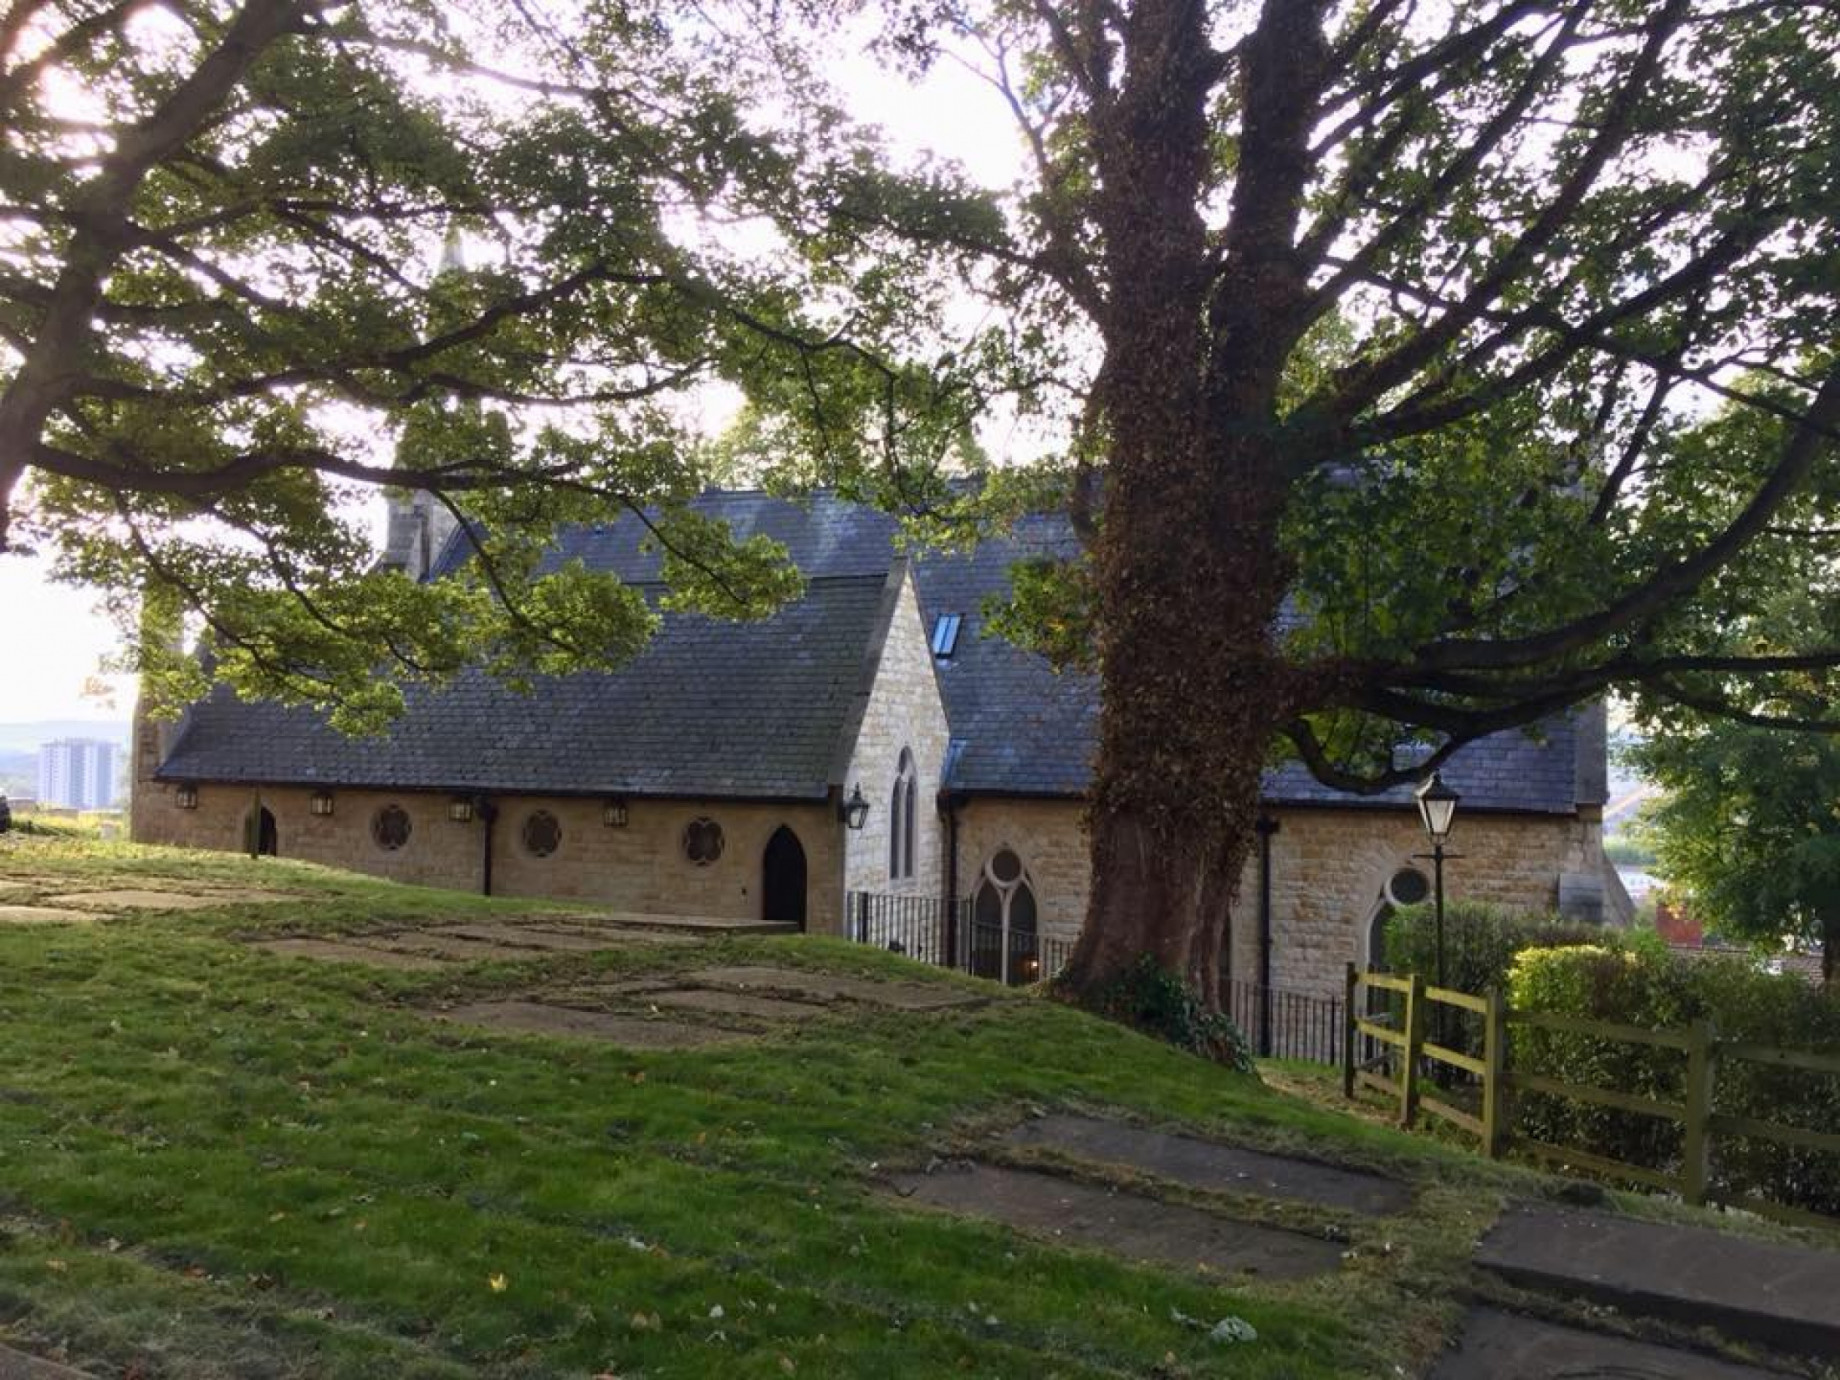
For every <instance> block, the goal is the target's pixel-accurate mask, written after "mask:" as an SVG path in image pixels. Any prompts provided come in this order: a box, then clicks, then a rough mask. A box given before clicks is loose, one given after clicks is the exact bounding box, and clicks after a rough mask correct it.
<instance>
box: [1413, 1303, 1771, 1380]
mask: <svg viewBox="0 0 1840 1380" xmlns="http://www.w3.org/2000/svg"><path fill="white" fill-rule="evenodd" d="M1430 1380H1781V1378H1780V1372H1777V1371H1769V1370H1759V1369H1758V1368H1757V1367H1756V1366H1745V1365H1738V1364H1736V1363H1734V1362H1731V1361H1721V1360H1718V1359H1716V1358H1714V1357H1711V1356H1703V1355H1700V1354H1699V1353H1697V1352H1692V1351H1681V1350H1679V1349H1677V1348H1674V1347H1663V1346H1654V1345H1652V1344H1650V1343H1648V1342H1638V1341H1631V1340H1629V1339H1628V1338H1625V1337H1609V1336H1605V1335H1603V1334H1601V1333H1595V1332H1585V1331H1582V1330H1580V1329H1578V1328H1575V1327H1561V1326H1558V1325H1557V1324H1554V1323H1548V1322H1540V1321H1538V1320H1537V1319H1534V1318H1523V1317H1517V1316H1516V1315H1514V1314H1512V1313H1502V1312H1498V1311H1496V1310H1495V1309H1492V1308H1478V1309H1474V1310H1472V1311H1471V1312H1470V1313H1468V1314H1466V1315H1465V1317H1464V1319H1463V1331H1462V1336H1461V1339H1460V1340H1459V1342H1458V1345H1457V1348H1456V1350H1454V1351H1452V1352H1450V1353H1448V1354H1447V1355H1445V1356H1444V1357H1443V1359H1442V1360H1440V1361H1439V1362H1438V1363H1437V1365H1436V1366H1435V1367H1433V1368H1432V1371H1431V1377H1430Z"/></svg>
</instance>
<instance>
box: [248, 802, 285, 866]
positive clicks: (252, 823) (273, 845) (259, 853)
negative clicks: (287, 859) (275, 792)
mask: <svg viewBox="0 0 1840 1380" xmlns="http://www.w3.org/2000/svg"><path fill="white" fill-rule="evenodd" d="M243 851H244V852H245V853H248V854H249V855H250V856H251V857H264V858H273V857H276V856H278V855H279V854H280V852H281V831H280V830H279V829H278V828H276V826H275V812H274V811H273V810H271V809H269V808H268V807H267V806H266V805H264V806H262V807H261V808H260V809H259V810H256V811H251V812H250V813H249V814H247V815H244V816H243Z"/></svg>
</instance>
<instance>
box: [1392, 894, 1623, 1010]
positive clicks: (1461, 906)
mask: <svg viewBox="0 0 1840 1380" xmlns="http://www.w3.org/2000/svg"><path fill="white" fill-rule="evenodd" d="M1621 933H1622V932H1621V931H1617V930H1611V929H1608V928H1606V927H1605V926H1603V925H1598V924H1593V923H1592V922H1590V921H1588V920H1567V919H1566V918H1565V917H1564V916H1562V915H1558V914H1556V913H1545V914H1542V913H1539V912H1535V911H1520V910H1507V909H1504V908H1502V907H1500V906H1490V905H1483V904H1480V903H1478V902H1475V901H1462V902H1457V903H1455V904H1449V903H1447V904H1446V905H1445V907H1444V985H1445V986H1446V987H1454V988H1456V989H1457V990H1458V991H1461V992H1475V993H1478V994H1480V993H1483V992H1486V991H1488V990H1489V988H1491V987H1496V988H1499V989H1500V990H1501V991H1503V992H1506V991H1507V990H1508V970H1509V969H1510V968H1511V967H1513V965H1514V956H1515V955H1516V954H1517V953H1519V952H1520V951H1521V950H1522V949H1553V948H1559V947H1561V946H1565V945H1572V944H1602V943H1605V942H1606V941H1607V942H1609V943H1611V944H1614V945H1618V946H1620V943H1621V938H1620V936H1621ZM1386 966H1387V967H1388V968H1391V969H1392V970H1393V971H1394V972H1396V973H1419V974H1422V975H1423V976H1424V979H1425V981H1426V982H1433V981H1435V980H1436V974H1437V913H1436V911H1435V909H1434V908H1433V907H1431V906H1428V905H1420V906H1407V907H1405V908H1404V909H1402V910H1400V911H1398V912H1397V913H1396V914H1395V915H1394V916H1393V917H1392V919H1390V920H1388V921H1387V925H1386Z"/></svg>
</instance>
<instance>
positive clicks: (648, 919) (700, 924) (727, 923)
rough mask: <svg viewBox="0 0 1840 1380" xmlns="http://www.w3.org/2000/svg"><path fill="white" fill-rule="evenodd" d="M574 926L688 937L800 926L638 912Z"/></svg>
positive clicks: (582, 919) (585, 918)
mask: <svg viewBox="0 0 1840 1380" xmlns="http://www.w3.org/2000/svg"><path fill="white" fill-rule="evenodd" d="M576 923H577V924H578V925H580V926H581V927H583V928H599V927H601V926H610V927H612V928H615V929H637V930H667V931H680V932H683V933H687V934H733V935H749V934H798V933H799V932H800V931H799V927H798V926H797V925H794V924H791V923H790V922H788V921H782V920H743V919H738V918H736V917H733V916H723V915H646V914H642V913H640V912H637V911H610V912H607V913H605V914H601V915H592V916H590V915H581V916H578V917H576Z"/></svg>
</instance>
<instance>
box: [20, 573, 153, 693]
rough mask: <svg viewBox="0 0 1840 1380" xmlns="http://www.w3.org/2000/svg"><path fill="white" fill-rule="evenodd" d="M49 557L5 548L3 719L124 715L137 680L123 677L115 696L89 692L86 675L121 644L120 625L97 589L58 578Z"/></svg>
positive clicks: (91, 674) (93, 670)
mask: <svg viewBox="0 0 1840 1380" xmlns="http://www.w3.org/2000/svg"><path fill="white" fill-rule="evenodd" d="M45 569H46V563H45V562H44V561H42V560H38V559H35V558H31V557H26V556H0V723H26V722H31V721H33V720H37V719H125V718H127V717H128V714H129V713H130V711H131V710H132V709H133V707H134V687H133V685H132V683H130V682H127V681H123V680H122V679H120V678H117V679H116V680H115V681H114V682H112V684H113V686H114V695H113V697H112V698H113V702H112V703H111V702H110V701H109V700H107V699H100V700H99V699H90V698H86V697H85V696H84V694H83V688H84V682H85V681H86V680H88V679H89V678H90V677H91V676H94V675H96V674H97V671H98V669H99V667H100V664H101V661H102V658H103V656H104V655H105V654H107V653H108V652H110V651H112V650H114V648H115V627H114V625H113V624H112V623H110V622H109V621H108V619H106V618H104V617H103V616H101V615H100V614H99V613H97V612H96V604H97V597H96V595H95V594H94V592H92V591H88V590H79V589H73V588H71V587H70V586H69V585H58V584H53V583H52V582H51V581H50V580H48V579H46V578H45Z"/></svg>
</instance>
